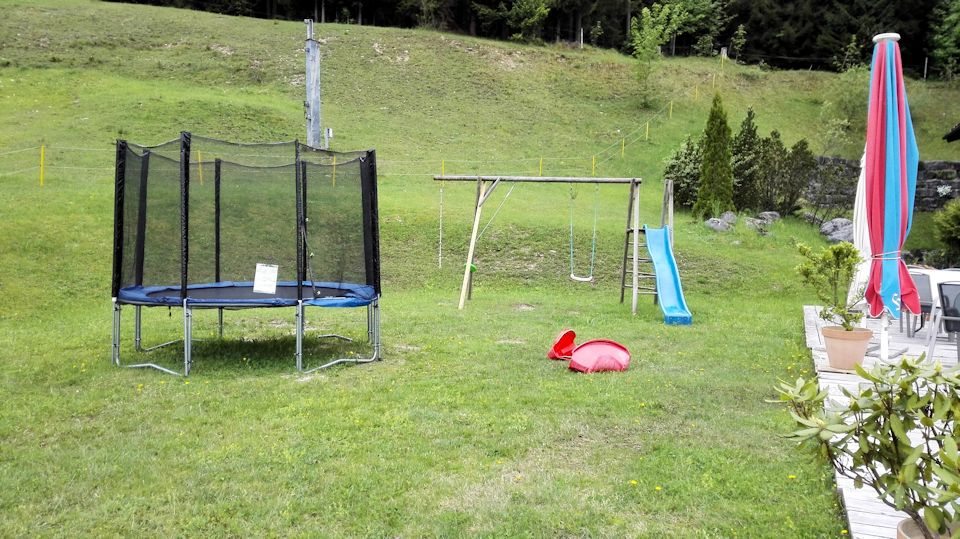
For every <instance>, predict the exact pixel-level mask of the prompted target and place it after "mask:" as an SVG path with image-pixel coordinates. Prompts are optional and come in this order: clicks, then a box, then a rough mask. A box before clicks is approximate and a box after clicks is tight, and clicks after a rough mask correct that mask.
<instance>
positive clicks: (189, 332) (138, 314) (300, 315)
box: [113, 297, 383, 376]
mask: <svg viewBox="0 0 960 539" xmlns="http://www.w3.org/2000/svg"><path fill="white" fill-rule="evenodd" d="M308 303H309V302H305V301H303V300H299V301H297V305H296V307H295V308H296V314H295V326H296V351H295V353H294V355H295V358H296V365H297V371H298V372H300V373H303V374H310V373H312V372H314V371H318V370H321V369H326V368H328V367H332V366H334V365H340V364H343V363H351V364H362V363H371V362H374V361H379V360H380V359H382V355H381V354H382V350H383V346H382V342H381V336H380V298H379V297H377V298H376V299H374V300H373V301H371V302H370V303H368V304H367V305H366V308H367V342H369V343H370V347H371V350H370V356H369V357H344V358H338V359H333V360H330V361H328V362H326V363H324V364H322V365H320V366H318V367H313V368H309V369H306V370H304V365H303V338H304V335H305V334H306V331H305V326H306V307H307V306H308ZM122 305H123V304H122V303H121V302H119V301H118V300H117V299H116V298H114V299H113V363H114V365H116V366H117V367H126V368H131V369H137V368H150V369H156V370H158V371H162V372H165V373H167V374H172V375H175V376H179V375H180V374H181V373H179V372H176V371H174V370H171V369H168V368H166V367H164V366H162V365H157V364H156V363H150V362H145V363H135V364H130V365H124V364H123V363H122V362H121V359H120V331H121V317H120V312H121V308H122ZM153 306H162V305H136V304H133V307H134V326H133V327H134V330H133V331H134V349H135V350H136V351H137V352H151V351H153V350H157V349H159V348H163V347H166V346H169V345H171V344H176V343H179V342H183V373H182V374H183V376H189V375H190V368H191V367H192V366H193V342H194V341H195V340H198V339H194V338H193V309H194V307H193V306H191V305H190V303H189V301H188V300H184V301H183V306H182V308H183V335H184V337H183V339H175V340H172V341H167V342H164V343H161V344H157V345H154V346H151V347H149V348H143V345H142V343H143V327H142V311H141V309H142V308H143V307H153ZM310 306H314V305H310ZM200 308H216V309H217V311H218V312H217V319H218V324H217V327H218V331H217V335H218V337H219V338H221V339H222V338H223V309H224V307H212V306H204V307H200ZM248 308H261V307H248ZM270 308H273V307H270ZM317 338H318V339H324V338H334V339H341V340H344V341H349V342H353V339H351V338H349V337H345V336H343V335H338V334H335V333H325V334H322V335H317Z"/></svg>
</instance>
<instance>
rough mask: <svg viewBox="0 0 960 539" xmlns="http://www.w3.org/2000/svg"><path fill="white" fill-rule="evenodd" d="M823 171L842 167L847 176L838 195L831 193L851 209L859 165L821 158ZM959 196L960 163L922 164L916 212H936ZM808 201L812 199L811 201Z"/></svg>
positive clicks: (813, 187) (816, 185) (815, 185)
mask: <svg viewBox="0 0 960 539" xmlns="http://www.w3.org/2000/svg"><path fill="white" fill-rule="evenodd" d="M817 163H818V164H819V168H820V170H821V171H823V170H825V169H827V168H830V167H839V169H840V170H842V171H843V172H842V174H843V176H844V177H845V180H844V181H841V182H840V185H839V189H837V192H835V193H832V194H831V197H830V198H831V200H832V202H834V203H836V204H839V205H843V206H852V205H853V198H854V196H855V194H856V188H857V182H856V178H857V176H858V175H859V174H860V162H859V161H854V160H851V159H841V158H839V157H818V158H817ZM821 177H822V174H817V175H816V176H815V177H814V178H812V179H811V182H810V188H809V191H810V192H814V191H817V190H819V189H820V183H821V180H820V178H821ZM957 197H960V162H957V161H921V162H920V166H919V169H918V171H917V192H916V199H915V201H914V208H915V209H916V210H917V211H935V210H938V209H940V208H942V207H943V205H944V204H946V203H947V202H948V201H950V200H951V199H953V198H957ZM808 199H809V198H808Z"/></svg>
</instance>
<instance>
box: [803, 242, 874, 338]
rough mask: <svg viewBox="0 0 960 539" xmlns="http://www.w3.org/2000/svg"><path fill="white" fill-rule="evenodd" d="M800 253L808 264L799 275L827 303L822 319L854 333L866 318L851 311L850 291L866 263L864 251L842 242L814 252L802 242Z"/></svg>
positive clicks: (822, 311)
mask: <svg viewBox="0 0 960 539" xmlns="http://www.w3.org/2000/svg"><path fill="white" fill-rule="evenodd" d="M797 250H798V251H799V252H800V255H801V256H803V258H804V261H803V262H802V263H801V264H800V265H799V266H797V268H796V271H797V274H799V275H800V280H801V281H803V283H804V284H807V285H810V287H811V288H813V290H814V291H815V292H816V294H817V299H819V300H820V301H821V302H822V303H823V308H822V309H821V310H820V318H822V319H824V320H826V321H828V322H832V323H835V324H840V326H842V327H843V329H844V330H845V331H853V328H854V325H855V324H856V323H857V322H859V321H860V320H861V319H862V318H863V312H862V311H859V310H851V309H850V307H851V303H855V302H856V301H858V300H859V299H860V298H859V297H858V298H855V301H854V302H849V301H848V300H849V298H848V295H847V291H848V290H849V289H850V283H851V282H852V281H853V274H854V272H856V271H857V266H858V265H859V264H860V261H861V260H862V259H861V257H860V251H858V250H857V248H856V247H854V245H853V244H852V243H850V242H846V241H841V242H840V243H834V244H833V245H830V246H827V247H824V248H823V249H821V250H820V251H818V252H814V251H813V249H811V248H810V246H809V245H806V244H803V243H798V244H797Z"/></svg>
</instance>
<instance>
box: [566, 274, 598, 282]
mask: <svg viewBox="0 0 960 539" xmlns="http://www.w3.org/2000/svg"><path fill="white" fill-rule="evenodd" d="M570 278H571V279H573V280H574V281H577V282H578V283H592V282H593V275H588V276H586V277H579V276H577V275H576V274H573V273H571V274H570Z"/></svg>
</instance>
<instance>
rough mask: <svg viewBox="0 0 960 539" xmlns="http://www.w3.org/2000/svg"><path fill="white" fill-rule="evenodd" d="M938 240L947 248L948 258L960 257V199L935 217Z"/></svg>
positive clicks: (934, 223)
mask: <svg viewBox="0 0 960 539" xmlns="http://www.w3.org/2000/svg"><path fill="white" fill-rule="evenodd" d="M933 227H934V231H935V233H936V236H937V239H938V240H940V241H941V242H943V244H944V245H946V246H947V254H948V257H950V258H952V259H956V258H958V257H960V198H955V199H953V200H951V201H950V202H947V205H946V206H944V207H943V209H941V210H939V211H938V212H937V213H936V214H934V216H933Z"/></svg>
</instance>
